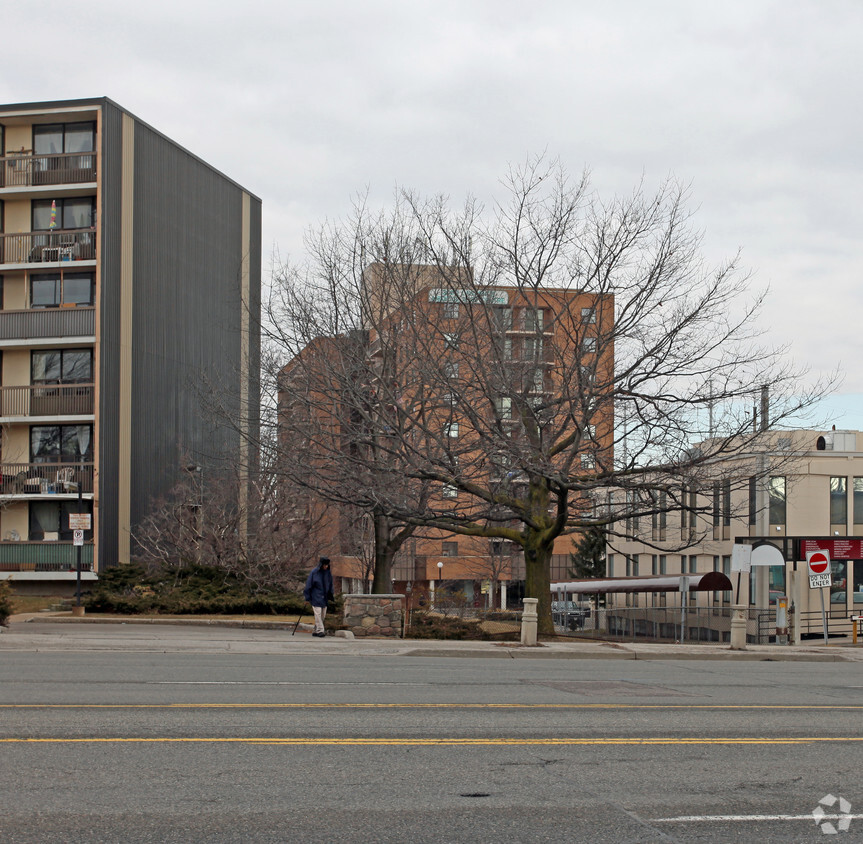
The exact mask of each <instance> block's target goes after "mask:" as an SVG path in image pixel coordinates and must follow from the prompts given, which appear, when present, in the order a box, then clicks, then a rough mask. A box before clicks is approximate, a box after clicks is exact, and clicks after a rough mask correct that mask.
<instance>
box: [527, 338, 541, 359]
mask: <svg viewBox="0 0 863 844" xmlns="http://www.w3.org/2000/svg"><path fill="white" fill-rule="evenodd" d="M542 340H543V338H542V337H525V338H524V346H523V348H524V355H523V358H524V360H533V361H541V360H542V359H543V357H542V355H543V342H542Z"/></svg>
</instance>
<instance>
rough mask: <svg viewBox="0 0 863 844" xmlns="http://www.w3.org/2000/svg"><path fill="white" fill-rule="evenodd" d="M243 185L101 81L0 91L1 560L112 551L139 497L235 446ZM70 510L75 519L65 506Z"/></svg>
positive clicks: (242, 400) (51, 573)
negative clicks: (49, 91) (37, 98)
mask: <svg viewBox="0 0 863 844" xmlns="http://www.w3.org/2000/svg"><path fill="white" fill-rule="evenodd" d="M260 239H261V203H260V200H259V199H258V198H257V197H255V196H254V195H253V194H251V193H250V192H249V191H247V190H245V189H244V188H242V187H241V186H240V185H238V184H236V183H235V182H233V181H232V180H231V179H229V178H228V177H226V176H224V175H223V174H221V173H219V172H217V171H216V170H215V169H213V168H212V167H211V166H209V165H208V164H206V163H205V162H203V161H201V160H200V159H199V158H197V157H196V156H194V155H193V154H191V153H190V152H188V151H187V150H185V149H183V148H182V147H180V146H179V145H178V144H176V143H174V142H173V141H171V140H170V139H169V138H167V137H165V136H164V135H162V134H161V133H159V132H158V131H157V130H155V129H154V128H152V127H151V126H148V125H147V124H146V123H144V122H142V121H141V120H139V119H138V118H137V117H135V116H134V115H132V114H130V113H129V112H128V111H126V110H125V109H123V108H122V107H120V106H119V105H117V104H116V103H114V102H112V101H111V100H109V99H107V98H96V99H80V100H68V101H57V102H41V103H19V104H13V105H0V292H2V310H0V375H2V381H0V383H2V387H0V403H2V407H0V424H2V454H0V463H2V465H0V472H2V484H0V539H2V541H0V577H5V578H11V579H12V580H13V581H14V582H15V584H16V588H17V589H19V590H22V591H23V590H27V589H29V590H31V591H38V590H41V591H50V592H56V591H58V590H62V589H63V588H68V586H69V584H70V583H71V582H74V580H75V577H76V572H75V571H74V568H75V560H76V554H77V548H75V546H74V545H73V533H72V530H71V529H70V519H69V517H70V514H76V513H78V512H79V511H83V512H84V513H86V514H89V516H90V525H91V529H90V530H87V531H85V533H84V545H83V549H82V554H83V567H84V569H85V570H86V571H85V574H84V579H85V580H86V579H93V578H95V577H96V573H97V572H98V571H100V570H103V569H104V568H105V567H107V566H112V565H116V564H118V563H125V562H128V561H129V560H130V558H131V556H132V554H133V531H134V530H135V528H136V525H137V524H138V523H139V522H140V521H141V519H142V517H143V516H144V515H145V514H146V511H147V508H148V506H149V504H150V502H151V500H152V499H153V498H154V497H156V496H158V495H161V494H164V493H165V492H166V491H167V490H168V489H169V488H170V487H171V486H172V485H173V484H174V483H175V482H176V480H177V473H178V471H180V469H181V467H180V465H179V463H180V461H182V460H183V459H186V460H187V461H189V460H190V461H192V462H193V463H194V464H195V466H196V467H207V466H208V465H209V464H210V462H215V461H217V460H222V459H225V458H227V459H229V460H235V461H236V462H237V463H239V464H240V465H243V466H252V465H254V455H253V454H250V452H249V449H248V447H247V446H246V445H245V444H244V443H245V438H244V437H242V436H240V434H239V433H237V431H236V430H231V427H230V426H226V425H224V424H220V423H219V422H218V421H217V420H216V419H215V418H214V417H213V416H212V415H211V414H209V413H208V412H207V410H206V408H205V406H204V404H205V403H204V402H203V401H202V398H201V397H202V391H210V392H215V391H218V392H219V393H220V398H221V399H222V400H223V401H224V403H225V406H226V407H227V408H228V409H229V410H230V411H231V413H232V415H235V416H236V418H237V419H238V420H242V424H243V425H246V426H249V427H250V428H254V426H256V424H257V419H258V412H259V411H258V408H259V397H258V387H257V384H258V372H257V368H258V365H259V363H258V360H259V354H258V349H259V333H258V331H257V329H256V319H255V318H254V316H253V315H254V314H255V313H256V312H257V311H258V309H259V299H260V277H261V247H260ZM73 521H74V520H73Z"/></svg>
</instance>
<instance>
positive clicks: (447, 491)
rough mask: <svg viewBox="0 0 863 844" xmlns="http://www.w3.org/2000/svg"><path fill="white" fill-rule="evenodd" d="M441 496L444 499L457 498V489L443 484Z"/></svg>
mask: <svg viewBox="0 0 863 844" xmlns="http://www.w3.org/2000/svg"><path fill="white" fill-rule="evenodd" d="M441 495H443V497H444V498H458V487H456V486H453V485H452V484H444V485H443V488H442V491H441Z"/></svg>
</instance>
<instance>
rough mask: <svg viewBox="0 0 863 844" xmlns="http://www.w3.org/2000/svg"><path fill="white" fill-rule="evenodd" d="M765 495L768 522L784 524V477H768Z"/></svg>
mask: <svg viewBox="0 0 863 844" xmlns="http://www.w3.org/2000/svg"><path fill="white" fill-rule="evenodd" d="M767 496H768V500H769V510H770V524H771V525H784V524H785V512H786V489H785V478H783V477H772V478H770V480H769V482H768V485H767ZM753 579H754V578H753Z"/></svg>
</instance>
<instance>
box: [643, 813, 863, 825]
mask: <svg viewBox="0 0 863 844" xmlns="http://www.w3.org/2000/svg"><path fill="white" fill-rule="evenodd" d="M842 818H848V819H849V820H852V821H853V820H859V819H860V818H863V815H827V814H825V815H822V820H825V821H829V820H841V819H842ZM748 821H809V823H812V821H813V817H812V812H810V813H809V814H808V815H682V816H680V817H676V818H651V819H650V820H649V821H648V823H711V822H712V823H739V822H748Z"/></svg>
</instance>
